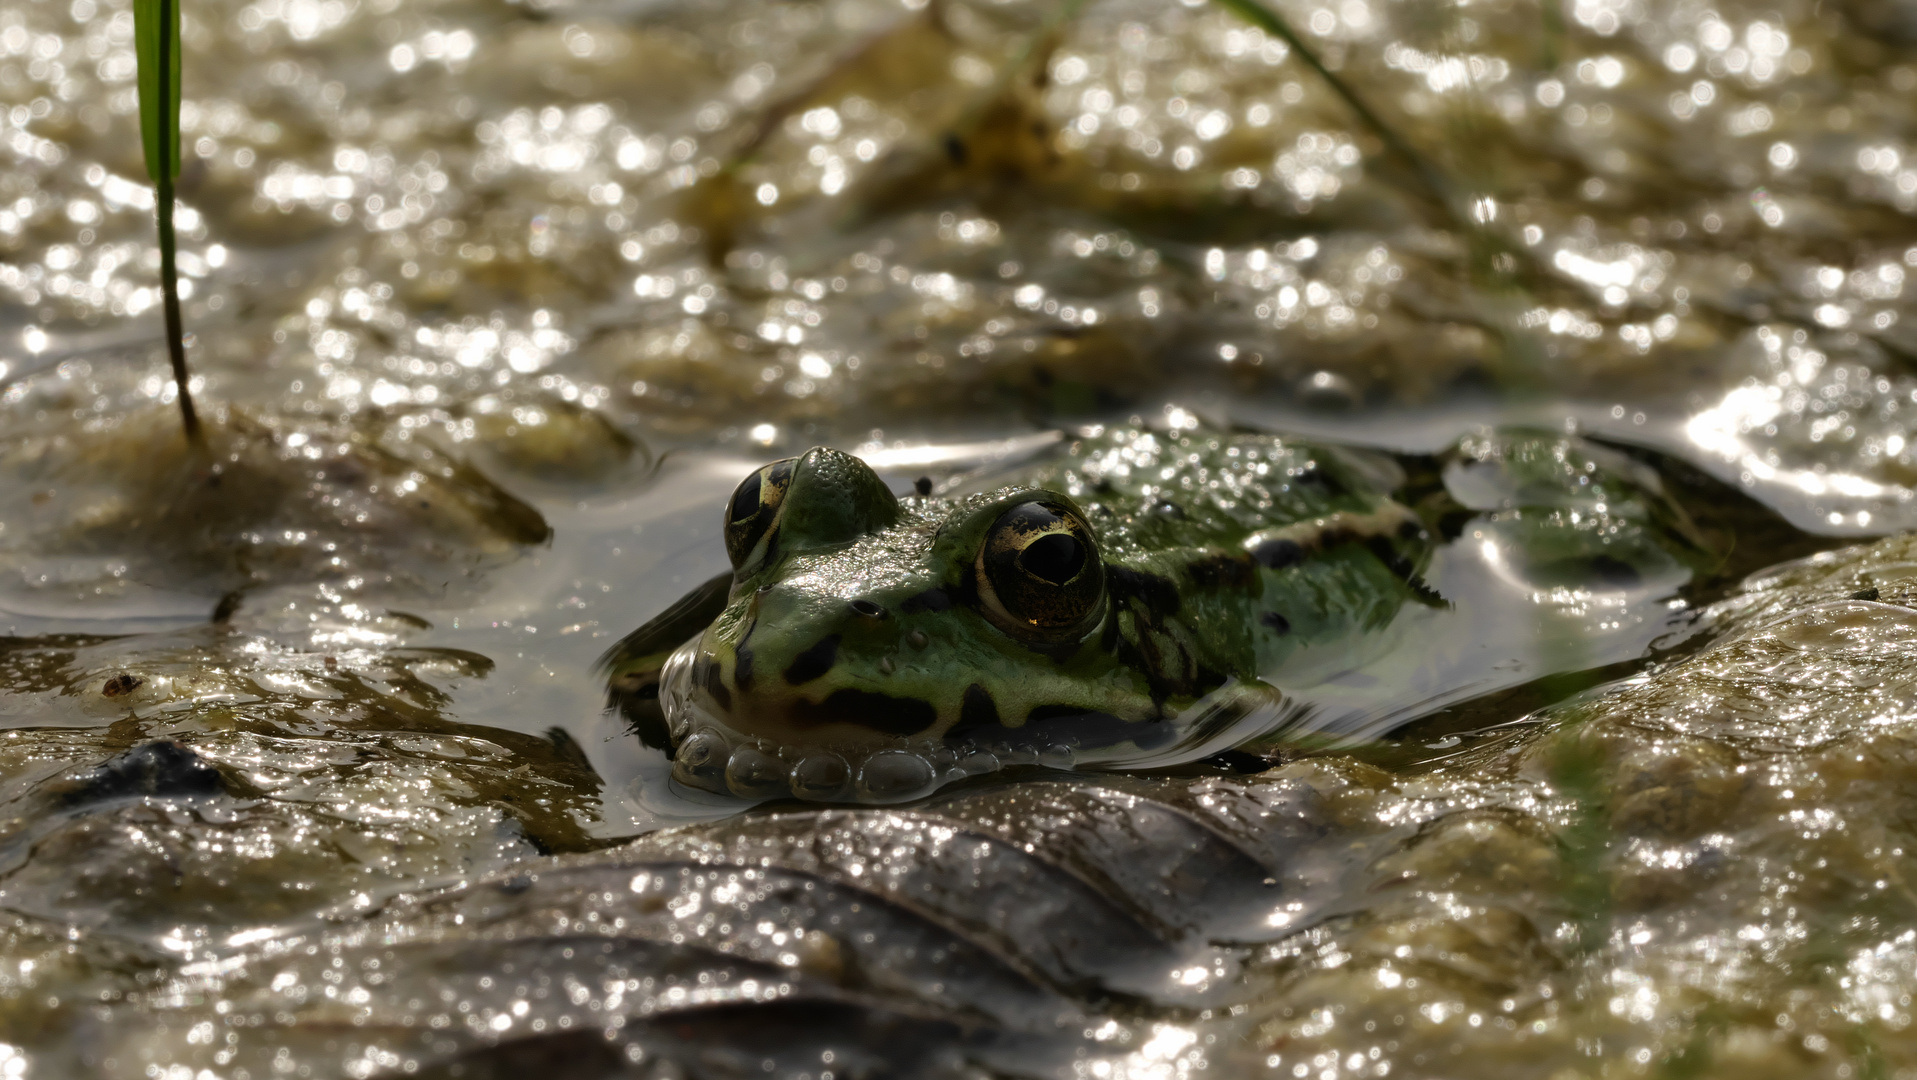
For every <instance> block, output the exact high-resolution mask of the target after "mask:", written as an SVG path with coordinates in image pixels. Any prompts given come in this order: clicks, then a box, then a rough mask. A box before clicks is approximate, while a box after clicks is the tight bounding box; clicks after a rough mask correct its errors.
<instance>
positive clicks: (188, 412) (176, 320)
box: [153, 0, 206, 447]
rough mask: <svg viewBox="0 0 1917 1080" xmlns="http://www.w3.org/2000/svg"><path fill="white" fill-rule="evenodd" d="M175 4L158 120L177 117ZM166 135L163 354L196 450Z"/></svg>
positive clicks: (159, 204) (159, 198)
mask: <svg viewBox="0 0 1917 1080" xmlns="http://www.w3.org/2000/svg"><path fill="white" fill-rule="evenodd" d="M176 2H178V0H160V41H159V54H160V55H159V60H160V63H159V68H160V77H159V78H158V79H156V80H154V82H155V83H156V85H157V86H158V88H159V90H158V99H159V106H160V108H159V114H160V117H161V119H162V121H167V120H173V119H174V118H176V117H177V116H178V115H179V114H178V112H177V111H176V110H175V109H174V103H173V101H172V93H173V79H172V70H173V33H172V27H173V5H174V4H175V3H176ZM170 134H172V132H170V131H167V132H163V133H162V141H161V144H160V146H161V154H160V158H161V160H160V168H159V172H158V174H157V175H156V176H155V177H154V181H153V189H154V196H155V198H154V200H153V201H154V215H155V217H156V219H157V220H158V222H159V226H160V292H161V294H162V296H163V297H164V299H165V302H164V304H163V307H164V308H165V311H166V348H167V355H168V356H169V358H171V360H172V361H173V385H174V387H175V388H176V389H178V391H179V395H180V419H181V420H182V421H183V422H184V423H185V425H186V439H187V441H188V442H189V443H192V444H193V445H194V446H196V447H197V446H204V445H205V443H206V436H205V435H204V434H203V433H202V432H201V431H200V418H199V415H198V414H197V413H195V412H194V411H193V393H192V391H191V390H189V389H187V384H188V382H189V381H190V380H189V378H188V376H187V373H186V335H185V331H184V330H183V329H182V328H181V326H180V274H179V269H178V267H177V266H176V265H175V262H174V250H175V247H176V244H175V241H174V238H173V161H172V149H171V146H172V144H171V141H170V140H168V139H167V138H166V136H167V135H170Z"/></svg>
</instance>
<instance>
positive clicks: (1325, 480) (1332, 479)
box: [1292, 461, 1351, 497]
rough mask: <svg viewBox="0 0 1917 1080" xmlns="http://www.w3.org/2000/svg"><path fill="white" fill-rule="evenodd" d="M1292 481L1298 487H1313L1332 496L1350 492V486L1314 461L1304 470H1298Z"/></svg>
mask: <svg viewBox="0 0 1917 1080" xmlns="http://www.w3.org/2000/svg"><path fill="white" fill-rule="evenodd" d="M1292 483H1294V484H1297V485H1299V486H1300V487H1309V488H1315V489H1317V490H1318V491H1321V492H1323V493H1324V494H1326V495H1329V496H1332V497H1336V496H1339V495H1348V494H1350V493H1351V489H1350V488H1348V487H1346V486H1345V484H1344V483H1343V482H1342V481H1340V480H1339V479H1338V478H1337V477H1336V476H1333V475H1332V474H1331V473H1329V472H1326V471H1325V468H1324V466H1322V465H1320V464H1318V463H1317V462H1315V461H1314V462H1311V463H1310V464H1308V465H1306V466H1305V468H1304V471H1303V472H1300V473H1299V474H1298V475H1297V477H1296V478H1295V479H1294V480H1293V481H1292Z"/></svg>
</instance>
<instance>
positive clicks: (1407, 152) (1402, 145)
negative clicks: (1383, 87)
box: [1218, 0, 1459, 217]
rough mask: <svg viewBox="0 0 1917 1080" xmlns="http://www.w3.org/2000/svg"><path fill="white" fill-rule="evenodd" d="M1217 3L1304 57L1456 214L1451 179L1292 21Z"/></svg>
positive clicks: (1233, 1)
mask: <svg viewBox="0 0 1917 1080" xmlns="http://www.w3.org/2000/svg"><path fill="white" fill-rule="evenodd" d="M1218 6H1220V7H1222V8H1224V9H1225V10H1227V11H1230V12H1231V13H1233V14H1235V15H1237V16H1238V17H1239V18H1241V19H1243V20H1245V21H1246V22H1248V23H1250V24H1252V25H1253V26H1256V27H1257V28H1258V29H1260V30H1263V31H1264V32H1265V33H1267V34H1271V35H1272V36H1274V37H1276V38H1278V39H1279V40H1281V41H1283V42H1284V43H1285V44H1286V45H1288V46H1290V47H1291V51H1292V52H1293V53H1295V54H1296V55H1297V57H1298V59H1300V60H1303V61H1304V62H1305V66H1306V67H1308V68H1310V69H1311V70H1312V71H1314V72H1316V73H1317V75H1318V77H1319V78H1321V79H1323V80H1324V81H1325V85H1326V86H1329V87H1331V91H1332V93H1334V94H1337V95H1338V97H1339V98H1340V99H1342V100H1343V101H1344V103H1345V107H1346V108H1349V109H1350V110H1351V111H1352V112H1353V113H1355V114H1356V115H1357V117H1358V120H1359V121H1360V122H1361V123H1363V124H1364V126H1366V127H1368V128H1370V129H1371V133H1372V134H1373V135H1376V136H1377V137H1378V140H1379V141H1380V142H1382V143H1384V145H1385V151H1386V152H1387V153H1389V154H1390V155H1391V156H1392V157H1395V158H1397V159H1398V161H1399V163H1400V164H1403V165H1404V166H1406V167H1407V168H1409V169H1410V170H1411V172H1412V174H1413V175H1415V176H1416V177H1417V178H1418V182H1419V183H1420V184H1422V185H1423V186H1424V189H1425V191H1426V193H1427V194H1429V195H1430V196H1431V198H1432V199H1433V200H1434V201H1436V202H1437V203H1438V204H1439V205H1440V206H1441V207H1443V209H1444V211H1445V213H1446V214H1447V215H1450V216H1453V217H1455V216H1457V213H1458V209H1459V208H1458V205H1457V194H1456V187H1455V185H1453V184H1452V183H1451V180H1450V178H1449V177H1447V176H1445V175H1444V173H1443V172H1441V171H1439V169H1438V167H1437V166H1435V165H1433V164H1432V163H1431V162H1430V161H1429V160H1427V159H1426V158H1425V156H1424V155H1423V154H1420V153H1418V151H1417V150H1416V149H1414V148H1413V147H1412V146H1411V144H1410V143H1408V142H1405V141H1404V139H1403V138H1401V137H1399V135H1398V133H1397V131H1396V130H1394V129H1393V128H1392V127H1391V125H1390V124H1387V123H1385V122H1384V119H1383V118H1382V117H1380V116H1379V115H1378V114H1377V113H1375V112H1372V111H1371V106H1369V105H1367V104H1365V100H1364V99H1363V98H1361V97H1359V96H1358V93H1357V91H1355V90H1353V89H1352V88H1351V87H1350V86H1349V85H1348V84H1347V83H1346V82H1345V81H1344V80H1343V79H1341V78H1339V77H1338V74H1337V73H1336V72H1334V71H1332V70H1331V69H1330V68H1328V67H1326V66H1325V64H1324V61H1322V60H1320V59H1318V54H1317V52H1315V51H1314V50H1313V49H1312V48H1311V46H1309V45H1307V44H1305V42H1304V40H1303V39H1302V38H1300V37H1299V36H1298V34H1297V32H1296V31H1294V30H1292V28H1291V24H1290V23H1287V22H1286V21H1285V20H1284V18H1283V17H1281V16H1280V15H1279V14H1278V13H1277V12H1275V11H1273V10H1271V8H1269V7H1267V6H1265V5H1264V4H1262V3H1259V2H1258V0H1218Z"/></svg>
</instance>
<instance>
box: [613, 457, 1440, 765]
mask: <svg viewBox="0 0 1917 1080" xmlns="http://www.w3.org/2000/svg"><path fill="white" fill-rule="evenodd" d="M1396 482H1397V481H1396V474H1395V467H1394V466H1392V465H1390V464H1388V463H1381V462H1377V461H1372V460H1370V459H1368V458H1364V457H1360V456H1358V455H1355V454H1353V453H1350V452H1348V451H1341V450H1336V449H1333V448H1329V447H1324V446H1316V445H1311V444H1306V443H1303V442H1298V441H1294V440H1291V439H1287V438H1280V437H1276V436H1270V435H1255V434H1240V433H1225V432H1215V431H1203V430H1201V431H1195V432H1173V433H1169V434H1168V433H1162V432H1159V433H1154V432H1150V431H1144V430H1139V429H1132V428H1124V429H1118V430H1113V431H1108V432H1104V433H1100V434H1097V435H1092V436H1088V437H1084V438H1080V439H1078V440H1076V441H1073V442H1071V443H1070V444H1068V445H1067V446H1066V447H1064V448H1063V449H1062V450H1061V451H1060V452H1059V453H1056V454H1054V455H1053V456H1052V457H1051V458H1050V459H1049V460H1047V461H1044V462H1042V463H1040V464H1038V465H1036V466H1034V467H1031V468H1029V469H1027V470H1025V471H1024V472H1023V474H1022V475H1017V476H1015V477H1014V482H1013V483H1012V484H1010V485H1008V486H1005V487H999V488H995V489H993V490H990V491H978V492H970V493H958V494H954V495H952V496H950V497H933V496H929V495H908V496H906V497H903V498H898V497H895V496H893V495H892V493H891V492H890V491H888V490H887V489H886V487H885V486H884V484H883V483H882V482H880V480H879V478H878V477H877V476H876V475H875V474H873V473H872V472H871V470H870V469H868V468H866V466H865V465H864V463H862V462H860V461H859V460H858V459H856V458H853V457H851V456H849V455H846V454H843V453H840V452H838V451H833V450H829V449H824V448H820V449H815V450H812V451H809V452H808V453H806V454H805V455H803V456H802V457H801V458H799V459H798V460H797V462H796V464H795V465H794V467H793V471H792V474H791V481H790V486H789V488H788V489H786V492H785V495H784V500H783V503H782V504H781V505H780V506H779V508H778V516H777V521H776V524H774V525H772V526H771V527H770V529H769V530H768V532H767V536H766V539H765V540H763V541H762V542H761V543H760V545H759V546H758V547H756V548H755V549H754V552H755V553H756V554H755V556H754V557H749V558H748V559H747V560H746V561H745V563H744V564H743V565H741V567H740V570H739V573H738V574H737V576H736V579H735V580H733V581H732V583H731V586H730V589H729V590H728V591H727V593H726V595H725V598H724V599H723V601H721V600H720V596H719V592H718V589H719V588H720V587H723V583H720V582H715V583H714V586H715V587H714V588H713V589H712V591H711V593H710V595H709V597H708V602H709V603H710V604H711V605H712V606H717V605H718V604H719V603H721V602H723V609H722V610H720V611H719V612H718V614H717V617H716V618H713V619H712V621H711V623H710V625H708V626H706V628H705V629H704V631H703V633H701V634H700V635H699V637H698V639H697V645H696V650H697V654H696V657H695V658H694V660H693V663H692V666H691V675H690V680H691V684H692V686H693V687H694V688H695V689H694V691H693V696H694V699H695V700H696V701H697V702H698V705H699V707H700V708H701V709H702V710H703V711H704V712H705V713H707V714H708V715H709V716H710V717H716V718H717V719H718V720H719V722H721V723H722V724H723V725H724V727H725V728H727V729H729V734H730V736H731V740H732V741H737V740H738V739H741V738H743V739H746V740H751V741H753V742H756V743H757V744H758V745H760V746H763V747H766V748H768V749H772V750H783V751H786V752H787V753H788V754H789V753H792V752H800V751H805V750H809V749H820V748H822V749H827V750H832V751H836V752H839V753H843V754H846V755H848V756H853V757H856V756H857V755H859V754H863V753H866V752H869V751H871V750H873V749H876V748H880V747H884V746H896V745H900V740H901V738H902V737H903V738H906V739H910V740H913V741H922V740H944V741H947V742H952V743H958V744H972V745H980V746H986V747H1001V746H1019V745H1025V746H1045V745H1052V744H1064V745H1067V746H1078V747H1098V746H1112V745H1115V744H1121V743H1129V744H1133V745H1136V746H1138V747H1140V748H1149V747H1151V746H1153V745H1157V744H1159V743H1162V742H1164V741H1167V740H1169V739H1170V738H1171V737H1172V736H1173V732H1172V730H1171V729H1172V725H1171V723H1170V720H1171V719H1172V718H1174V717H1175V716H1176V715H1177V714H1178V713H1179V712H1180V711H1181V710H1183V709H1185V708H1186V707H1188V706H1190V705H1191V704H1192V703H1193V702H1195V701H1196V700H1198V699H1199V698H1200V697H1202V696H1203V695H1205V694H1207V693H1208V692H1211V691H1213V690H1216V689H1218V688H1219V687H1221V686H1223V685H1225V684H1226V683H1227V682H1228V681H1231V682H1236V683H1239V684H1243V685H1245V686H1248V687H1257V688H1261V689H1262V690H1264V691H1266V692H1270V693H1274V694H1275V691H1271V690H1270V689H1269V687H1267V686H1266V684H1265V683H1263V682H1261V679H1265V678H1272V677H1273V676H1274V673H1278V674H1282V672H1283V670H1284V668H1285V665H1286V663H1287V660H1288V659H1289V658H1291V657H1293V656H1294V655H1296V654H1298V653H1299V652H1300V651H1301V650H1329V651H1335V650H1341V649H1345V648H1346V647H1347V646H1349V645H1350V644H1351V643H1353V642H1355V641H1357V640H1358V639H1359V638H1361V637H1362V636H1363V635H1365V634H1366V633H1367V632H1369V631H1372V630H1374V629H1376V628H1378V627H1380V626H1382V625H1383V624H1385V623H1388V622H1389V621H1390V620H1391V619H1392V618H1393V617H1394V616H1395V615H1396V614H1397V612H1398V611H1400V610H1401V609H1402V608H1403V607H1404V605H1405V604H1406V602H1407V601H1419V600H1429V599H1430V594H1429V592H1428V590H1426V589H1425V588H1424V586H1423V585H1422V583H1421V582H1420V581H1419V580H1418V579H1417V577H1416V571H1417V568H1418V567H1419V566H1420V565H1421V564H1422V561H1423V560H1424V558H1425V556H1426V555H1427V554H1428V550H1429V541H1428V538H1427V537H1426V535H1425V533H1424V531H1423V529H1422V527H1421V526H1420V525H1419V524H1418V522H1417V519H1416V518H1415V517H1414V516H1413V515H1411V513H1410V512H1409V511H1407V510H1406V509H1405V508H1404V507H1402V506H1400V505H1399V504H1398V503H1396V502H1394V501H1393V500H1392V499H1391V497H1390V496H1391V493H1390V488H1391V487H1392V486H1393V485H1394V484H1395V483H1396ZM1034 500H1041V501H1046V502H1050V503H1052V504H1055V505H1063V506H1065V507H1067V508H1075V509H1076V510H1077V512H1078V513H1079V515H1080V516H1081V517H1082V519H1083V521H1084V522H1085V524H1086V525H1087V526H1088V527H1089V530H1090V532H1091V534H1092V535H1093V536H1094V537H1095V544H1096V549H1097V551H1098V554H1099V557H1100V558H1102V560H1103V566H1104V588H1103V590H1102V593H1101V594H1100V595H1099V596H1098V598H1097V600H1096V608H1095V610H1094V611H1093V612H1092V613H1091V614H1090V615H1088V617H1087V619H1086V620H1085V622H1084V623H1083V625H1082V626H1079V627H1074V629H1073V632H1072V633H1071V634H1069V635H1067V636H1066V637H1064V638H1062V639H1059V638H1056V637H1054V638H1052V639H1049V640H1038V639H1035V637H1034V636H1033V635H1031V634H1027V633H1024V632H1022V630H1021V629H1020V625H1019V624H1016V622H1015V621H1014V622H1013V623H1008V621H1007V619H1006V618H1005V617H1004V614H1003V613H1001V614H1000V616H999V617H998V618H996V619H995V618H994V617H993V615H992V614H991V612H990V610H988V609H989V608H990V605H991V600H990V598H989V597H988V596H986V595H983V594H982V590H981V588H980V586H979V579H980V577H981V571H980V569H979V567H980V551H981V547H982V546H983V545H985V544H986V543H987V542H988V539H989V537H988V533H990V531H991V530H992V529H993V528H994V525H995V523H997V522H998V521H999V518H1000V515H1001V514H1003V513H1004V512H1005V511H1006V509H1007V508H1009V507H1013V506H1016V505H1019V504H1022V503H1028V502H1031V501H1034ZM1261 557H1262V558H1261ZM753 558H758V560H759V561H757V562H756V563H755V562H754V561H753ZM1266 564H1272V565H1266ZM988 591H989V590H988ZM1039 599H1040V600H1043V597H1042V596H1041V597H1039ZM861 609H862V610H861ZM705 610H709V608H702V607H701V604H700V603H698V602H694V598H689V600H688V602H687V604H686V605H685V606H684V607H682V609H681V610H680V611H679V613H678V615H677V618H678V622H676V623H675V622H673V621H672V619H671V618H670V617H668V616H662V617H661V619H660V620H655V623H654V624H653V625H652V626H650V627H648V628H645V629H642V630H641V631H639V632H638V633H636V634H635V635H633V637H632V638H629V639H628V640H627V642H626V643H624V645H623V646H622V648H623V649H624V651H623V652H622V653H619V652H616V653H615V655H614V657H613V658H612V659H613V660H614V684H615V687H617V686H618V685H619V680H620V679H621V678H626V679H628V680H629V681H631V680H637V679H643V677H644V675H645V673H646V672H648V671H654V670H656V669H657V665H658V662H659V659H660V656H661V655H662V652H661V647H662V646H663V647H665V648H670V645H671V644H674V643H676V642H675V641H673V639H672V631H673V630H674V629H675V628H676V629H677V631H678V632H679V634H680V637H682V638H683V637H684V636H688V634H687V632H688V631H690V630H696V627H695V626H692V625H691V624H690V623H691V621H696V620H697V618H698V616H699V615H700V614H702V613H703V611H705ZM875 611H882V612H883V614H882V615H874V614H872V613H873V612H875ZM1001 612H1002V605H1001ZM670 615H671V613H669V616H670ZM835 636H836V638H837V642H836V648H835V649H832V650H830V653H831V654H830V657H829V662H828V663H825V664H820V663H818V662H817V659H818V656H819V650H820V646H821V643H822V642H824V641H825V640H826V639H828V638H832V637H835ZM808 653H811V655H812V657H813V660H814V662H812V663H811V664H809V665H808V663H807V662H806V657H807V655H808ZM835 695H836V696H835ZM968 700H969V708H968ZM986 702H989V708H982V707H981V706H982V705H983V704H984V703H986ZM667 719H668V720H669V721H672V722H673V724H674V728H675V730H674V736H675V739H676V738H680V737H683V736H684V735H685V734H686V731H685V727H684V719H683V718H682V717H671V716H668V717H667Z"/></svg>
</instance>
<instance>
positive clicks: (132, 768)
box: [59, 740, 226, 806]
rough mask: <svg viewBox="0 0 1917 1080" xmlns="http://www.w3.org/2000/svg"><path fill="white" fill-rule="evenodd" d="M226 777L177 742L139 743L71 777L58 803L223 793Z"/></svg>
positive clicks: (67, 803)
mask: <svg viewBox="0 0 1917 1080" xmlns="http://www.w3.org/2000/svg"><path fill="white" fill-rule="evenodd" d="M225 793H226V778H225V777H223V776H221V775H220V771H219V770H218V769H216V768H214V767H213V766H212V765H209V764H208V763H207V762H206V760H205V759H204V758H202V757H200V755H198V754H196V753H194V752H193V751H192V750H191V749H189V748H188V747H186V746H183V745H181V744H179V743H176V742H172V741H170V740H169V741H160V742H150V743H142V744H141V745H139V746H136V747H134V748H133V749H131V750H128V751H126V752H124V753H122V754H120V755H119V756H117V757H112V758H108V759H107V760H105V761H103V762H101V763H100V764H98V765H96V766H94V767H93V768H91V769H89V770H87V771H86V772H84V773H82V774H80V775H79V776H76V777H74V778H73V779H72V780H71V781H70V783H69V784H68V785H66V790H64V791H63V792H61V794H60V797H59V802H60V803H61V804H62V805H65V806H80V805H84V804H87V803H97V802H108V801H111V800H114V799H138V798H146V797H153V798H169V797H176V796H190V795H223V794H225Z"/></svg>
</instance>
